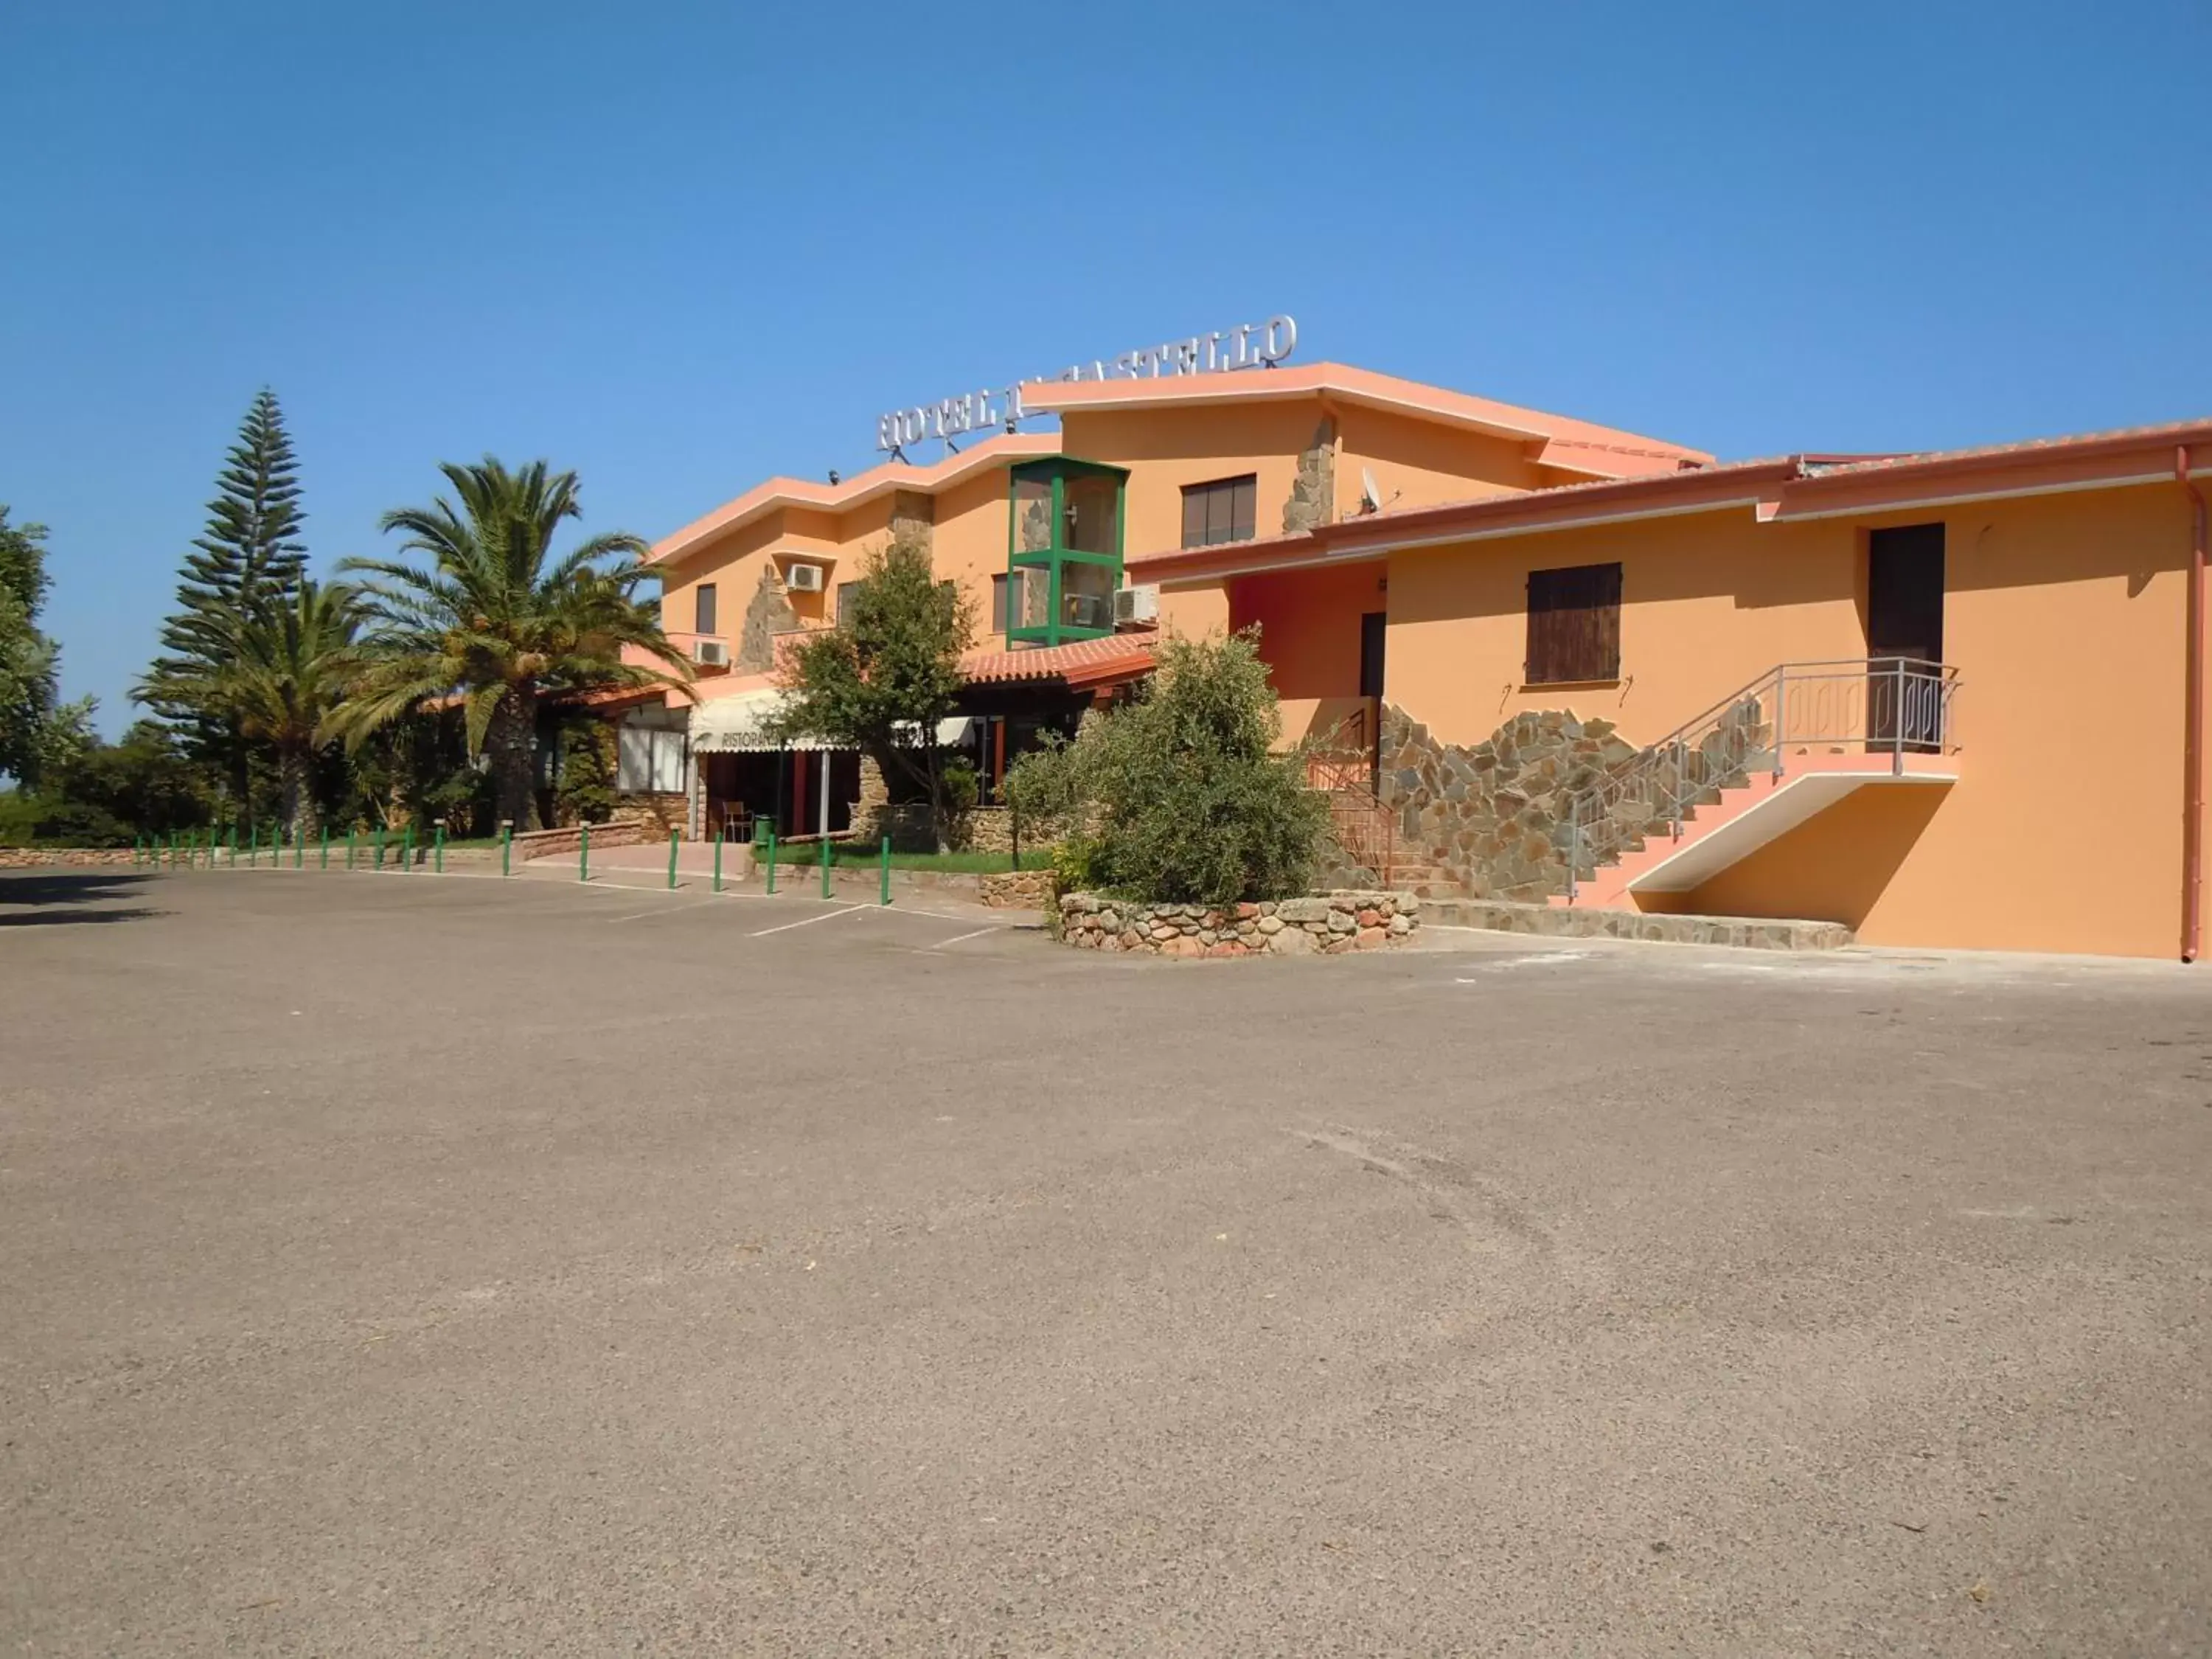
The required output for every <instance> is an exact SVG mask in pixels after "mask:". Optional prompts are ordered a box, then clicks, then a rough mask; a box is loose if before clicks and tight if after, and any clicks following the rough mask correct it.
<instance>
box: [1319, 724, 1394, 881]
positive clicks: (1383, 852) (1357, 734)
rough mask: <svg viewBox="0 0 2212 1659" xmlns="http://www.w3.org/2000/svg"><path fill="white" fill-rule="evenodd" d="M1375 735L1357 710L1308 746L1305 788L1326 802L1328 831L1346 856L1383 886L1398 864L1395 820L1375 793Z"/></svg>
mask: <svg viewBox="0 0 2212 1659" xmlns="http://www.w3.org/2000/svg"><path fill="white" fill-rule="evenodd" d="M1375 745H1376V736H1375V734H1372V733H1370V732H1369V730H1368V711H1367V710H1365V709H1364V708H1360V709H1355V710H1353V711H1352V713H1351V714H1348V715H1346V717H1345V718H1344V719H1343V720H1339V721H1338V722H1337V723H1336V725H1335V726H1333V727H1331V728H1330V729H1329V731H1328V734H1327V735H1326V736H1324V737H1322V738H1316V739H1313V740H1311V741H1310V742H1309V743H1308V744H1307V745H1306V750H1305V763H1306V784H1307V786H1308V787H1310V788H1314V789H1318V790H1320V791H1321V792H1322V794H1323V795H1325V796H1327V797H1328V822H1329V831H1330V833H1331V834H1332V835H1334V836H1335V837H1336V842H1337V845H1339V846H1340V847H1341V848H1343V849H1344V851H1345V854H1346V856H1347V857H1348V858H1350V859H1351V860H1352V862H1353V863H1355V864H1357V865H1358V866H1361V867H1362V868H1364V869H1368V870H1372V871H1373V872H1375V877H1376V880H1377V881H1379V882H1381V883H1382V884H1383V885H1384V886H1385V887H1387V886H1389V884H1390V876H1391V869H1392V866H1394V865H1395V863H1396V861H1397V821H1396V817H1395V814H1393V813H1392V811H1390V809H1389V807H1388V806H1385V805H1383V799H1382V797H1381V796H1380V795H1378V794H1377V793H1376V789H1375V768H1376V746H1375Z"/></svg>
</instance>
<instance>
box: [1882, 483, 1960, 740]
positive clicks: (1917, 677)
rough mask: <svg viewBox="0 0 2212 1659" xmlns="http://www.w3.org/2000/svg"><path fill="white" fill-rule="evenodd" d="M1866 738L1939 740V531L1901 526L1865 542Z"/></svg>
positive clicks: (1925, 526) (1939, 528) (1931, 527)
mask: <svg viewBox="0 0 2212 1659" xmlns="http://www.w3.org/2000/svg"><path fill="white" fill-rule="evenodd" d="M1867 655H1868V657H1869V658H1870V659H1873V666H1872V667H1871V668H1870V669H1869V683H1868V685H1867V736H1868V738H1869V739H1870V740H1871V741H1872V742H1874V743H1875V744H1885V745H1888V746H1891V747H1894V746H1895V745H1896V744H1897V743H1898V741H1899V739H1900V738H1902V739H1903V741H1904V746H1905V748H1907V749H1913V750H1929V749H1933V748H1936V746H1938V745H1937V739H1938V738H1940V736H1941V723H1942V687H1941V683H1940V680H1939V678H1937V676H1936V670H1935V665H1936V664H1938V663H1941V662H1942V660H1943V526H1942V525H1940V524H1912V525H1903V526H1899V527H1898V528H1896V529H1894V530H1876V531H1874V532H1870V533H1869V535H1868V537H1867Z"/></svg>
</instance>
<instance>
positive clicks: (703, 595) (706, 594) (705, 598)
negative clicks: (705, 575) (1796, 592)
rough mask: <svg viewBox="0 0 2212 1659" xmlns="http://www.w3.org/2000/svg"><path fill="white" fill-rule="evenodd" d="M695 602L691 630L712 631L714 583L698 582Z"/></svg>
mask: <svg viewBox="0 0 2212 1659" xmlns="http://www.w3.org/2000/svg"><path fill="white" fill-rule="evenodd" d="M696 605H697V609H696V611H694V613H693V616H692V622H691V627H692V630H693V631H694V632H695V633H700V634H711V633H713V632H714V583H712V582H701V583H700V584H699V586H698V587H697V589H696Z"/></svg>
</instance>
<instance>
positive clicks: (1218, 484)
mask: <svg viewBox="0 0 2212 1659" xmlns="http://www.w3.org/2000/svg"><path fill="white" fill-rule="evenodd" d="M1259 505H1260V475H1259V474H1258V473H1256V472H1240V473H1238V474H1237V475H1236V476H1235V477H1229V478H1208V479H1206V480H1205V481H1204V482H1202V483H1188V484H1185V485H1184V486H1183V487H1182V544H1183V545H1184V546H1185V547H1222V546H1225V545H1227V544H1230V543H1231V542H1249V541H1250V540H1252V539H1253V538H1254V537H1255V536H1256V535H1257V534H1258V533H1259Z"/></svg>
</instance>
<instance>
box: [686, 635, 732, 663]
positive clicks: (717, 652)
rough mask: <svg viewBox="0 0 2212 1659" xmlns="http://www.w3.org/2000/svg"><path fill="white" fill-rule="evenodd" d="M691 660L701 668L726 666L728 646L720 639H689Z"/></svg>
mask: <svg viewBox="0 0 2212 1659" xmlns="http://www.w3.org/2000/svg"><path fill="white" fill-rule="evenodd" d="M691 660H692V661H693V662H696V663H697V664H698V665H700V666H701V667H702V668H727V667H728V666H729V665H730V647H729V645H728V643H727V642H726V641H722V640H694V641H691Z"/></svg>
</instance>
